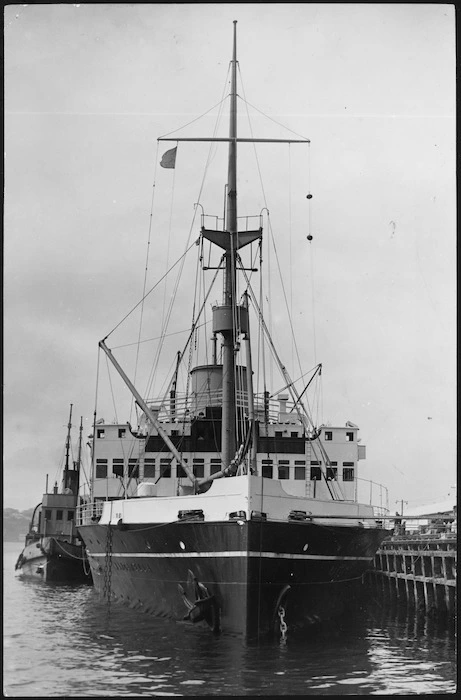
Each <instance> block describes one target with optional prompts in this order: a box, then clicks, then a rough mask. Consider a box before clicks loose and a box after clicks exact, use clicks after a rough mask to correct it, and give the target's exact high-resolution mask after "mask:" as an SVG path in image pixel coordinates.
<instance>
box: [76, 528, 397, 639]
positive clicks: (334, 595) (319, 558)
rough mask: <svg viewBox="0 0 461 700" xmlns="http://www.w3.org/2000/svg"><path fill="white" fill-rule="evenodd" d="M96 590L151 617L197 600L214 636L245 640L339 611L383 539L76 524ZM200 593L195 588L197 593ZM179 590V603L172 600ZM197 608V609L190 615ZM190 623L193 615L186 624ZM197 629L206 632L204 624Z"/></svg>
mask: <svg viewBox="0 0 461 700" xmlns="http://www.w3.org/2000/svg"><path fill="white" fill-rule="evenodd" d="M79 533H80V536H81V537H82V539H83V540H84V542H85V545H86V547H87V551H88V556H89V561H90V565H91V569H92V574H93V581H94V585H95V587H96V589H97V590H98V591H99V592H100V593H101V594H102V595H104V596H105V597H106V598H107V597H108V594H109V592H110V596H111V598H112V599H115V600H118V601H121V602H122V603H125V604H127V605H129V606H132V607H137V608H140V609H143V610H144V611H146V612H149V613H151V614H154V615H156V616H168V617H172V618H174V619H176V620H181V619H184V617H185V616H186V614H187V613H188V602H189V604H193V603H194V602H195V601H196V599H197V598H200V597H202V598H203V599H204V600H205V603H204V604H203V606H202V607H203V608H204V611H205V613H206V615H205V617H206V618H207V622H208V624H209V626H211V627H213V628H214V629H219V630H222V631H228V632H233V633H239V634H243V635H245V636H246V637H247V638H254V637H258V636H259V635H261V634H265V633H268V632H271V631H272V630H273V629H274V628H277V626H278V625H279V622H280V620H279V613H278V611H279V608H280V605H282V607H283V609H284V611H285V612H286V618H285V620H286V622H287V624H288V625H289V627H291V628H295V627H303V626H305V625H309V624H312V623H313V622H317V621H324V620H328V619H331V618H332V617H334V616H336V615H338V614H339V613H341V612H343V611H344V609H345V607H347V605H348V603H350V602H352V599H353V597H354V596H356V595H360V593H361V591H362V590H363V589H362V586H363V584H362V576H363V574H364V573H365V572H366V571H367V570H368V569H370V568H371V567H372V564H373V557H374V555H375V553H376V550H377V549H378V547H379V545H380V543H381V541H382V540H383V539H384V538H385V537H387V536H388V533H386V532H384V531H383V530H381V529H367V528H363V527H355V526H354V527H352V526H349V527H345V526H339V525H338V526H331V525H329V526H322V525H317V524H313V523H309V522H289V523H279V522H270V521H269V522H258V521H240V523H239V522H237V521H234V522H229V521H227V522H182V523H181V522H176V523H173V524H164V525H163V524H159V523H156V524H152V525H145V524H142V525H141V524H139V525H134V524H132V525H125V524H124V525H122V526H121V527H117V526H111V527H110V531H109V527H108V525H99V524H92V525H85V526H80V527H79ZM200 584H202V586H203V587H204V588H203V587H201V586H200ZM181 587H182V589H183V591H184V594H185V595H183V594H182V592H181ZM199 607H200V606H199ZM189 617H190V619H192V621H194V620H195V619H196V618H197V617H199V618H200V615H197V609H195V610H193V611H192V613H191V614H190V615H189ZM204 624H205V623H204Z"/></svg>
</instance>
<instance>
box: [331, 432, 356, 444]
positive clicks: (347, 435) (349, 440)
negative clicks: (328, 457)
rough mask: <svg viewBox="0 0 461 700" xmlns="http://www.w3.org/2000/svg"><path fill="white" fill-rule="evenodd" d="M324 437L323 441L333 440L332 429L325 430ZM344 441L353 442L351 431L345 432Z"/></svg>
mask: <svg viewBox="0 0 461 700" xmlns="http://www.w3.org/2000/svg"><path fill="white" fill-rule="evenodd" d="M324 437H325V442H331V441H332V440H333V431H332V430H325V433H324ZM346 442H354V432H353V431H351V432H347V433H346Z"/></svg>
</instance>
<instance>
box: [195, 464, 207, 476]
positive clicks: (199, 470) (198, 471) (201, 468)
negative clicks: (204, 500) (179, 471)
mask: <svg viewBox="0 0 461 700" xmlns="http://www.w3.org/2000/svg"><path fill="white" fill-rule="evenodd" d="M192 469H193V472H194V476H196V477H197V479H203V477H204V476H205V465H204V464H194V466H193V468H192Z"/></svg>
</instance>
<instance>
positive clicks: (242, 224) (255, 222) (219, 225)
mask: <svg viewBox="0 0 461 700" xmlns="http://www.w3.org/2000/svg"><path fill="white" fill-rule="evenodd" d="M201 225H202V228H212V229H213V230H215V231H224V230H225V229H224V218H223V217H222V216H218V215H215V214H202V215H201ZM259 228H262V215H261V214H252V215H250V216H238V217H237V230H238V233H244V232H245V231H252V230H254V229H259Z"/></svg>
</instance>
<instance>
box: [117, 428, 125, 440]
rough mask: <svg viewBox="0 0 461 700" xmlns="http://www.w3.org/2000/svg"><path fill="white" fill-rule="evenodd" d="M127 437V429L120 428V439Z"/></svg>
mask: <svg viewBox="0 0 461 700" xmlns="http://www.w3.org/2000/svg"><path fill="white" fill-rule="evenodd" d="M125 435H126V428H119V429H118V436H119V438H124V437H125Z"/></svg>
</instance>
